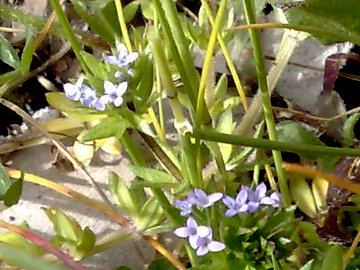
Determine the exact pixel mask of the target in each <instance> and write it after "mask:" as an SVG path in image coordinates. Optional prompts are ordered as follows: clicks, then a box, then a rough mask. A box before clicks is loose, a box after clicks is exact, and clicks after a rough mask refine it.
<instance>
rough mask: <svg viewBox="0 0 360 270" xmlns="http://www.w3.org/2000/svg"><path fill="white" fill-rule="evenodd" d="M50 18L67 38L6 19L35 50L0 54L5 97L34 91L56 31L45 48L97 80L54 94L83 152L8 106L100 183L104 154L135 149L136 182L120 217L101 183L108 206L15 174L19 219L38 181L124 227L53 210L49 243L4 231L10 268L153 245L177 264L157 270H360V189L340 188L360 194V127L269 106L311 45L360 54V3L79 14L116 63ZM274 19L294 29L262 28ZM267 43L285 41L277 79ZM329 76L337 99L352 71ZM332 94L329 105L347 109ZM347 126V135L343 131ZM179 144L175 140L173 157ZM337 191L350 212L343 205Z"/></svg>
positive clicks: (212, 4) (209, 5)
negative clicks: (221, 64) (60, 51)
mask: <svg viewBox="0 0 360 270" xmlns="http://www.w3.org/2000/svg"><path fill="white" fill-rule="evenodd" d="M50 2H51V5H52V7H53V10H54V13H55V14H56V16H57V18H58V22H59V24H56V23H54V24H53V26H51V27H49V24H46V25H45V24H44V23H45V22H44V21H43V20H42V19H41V18H38V17H34V16H30V15H28V14H24V13H22V12H21V11H19V10H13V9H11V8H9V7H7V6H5V5H4V6H3V5H1V9H0V14H1V15H2V16H3V17H4V18H5V19H6V18H7V19H10V20H18V21H20V22H21V23H24V24H26V25H27V26H28V29H27V32H28V35H27V36H28V38H27V41H26V45H25V48H24V50H23V53H22V56H21V59H19V57H18V55H17V53H16V52H15V51H14V49H13V48H12V47H11V45H10V44H9V43H8V42H7V41H6V39H4V38H1V39H0V42H1V44H2V53H1V55H0V57H1V59H2V61H4V62H5V63H7V64H8V65H10V66H11V67H13V68H14V71H11V72H9V73H6V74H4V75H1V76H0V82H1V84H2V86H1V88H0V94H1V95H3V94H4V93H5V92H6V91H8V90H9V89H11V87H13V86H16V85H17V84H19V83H21V82H22V81H23V80H24V79H26V78H27V76H28V74H29V72H30V63H31V61H32V55H33V52H35V50H36V47H37V45H38V42H37V41H38V40H36V38H35V37H36V36H35V33H36V30H35V29H37V28H41V27H42V26H44V28H43V31H42V33H44V32H46V31H48V32H49V34H52V35H59V36H62V37H65V38H66V39H67V40H68V41H69V43H70V44H71V47H72V50H73V51H74V53H75V55H76V57H77V59H78V61H79V63H80V64H81V66H82V70H83V72H82V73H81V74H74V78H73V79H72V80H71V81H70V82H66V83H64V85H63V89H61V91H59V92H52V93H48V94H47V100H48V102H49V104H50V105H51V106H53V107H54V108H57V109H59V110H60V111H61V112H62V117H63V118H64V119H66V121H67V122H66V123H67V124H68V125H69V127H72V128H73V127H74V126H75V127H77V128H81V130H78V129H77V133H76V134H75V135H74V134H73V135H74V138H75V143H74V147H73V152H72V153H70V152H69V151H68V150H67V149H66V148H65V147H64V146H63V145H62V143H61V142H60V141H59V140H58V139H56V138H53V137H52V135H51V133H49V132H48V131H47V130H46V129H44V128H43V127H42V126H40V125H39V124H37V123H36V122H35V121H34V120H32V119H31V117H29V116H28V115H27V114H26V113H24V112H23V111H22V110H21V109H20V108H18V107H17V106H16V105H14V104H12V103H11V102H9V101H7V100H6V99H3V98H1V99H0V100H1V103H2V104H3V105H5V106H7V107H9V108H10V109H12V110H15V111H16V112H17V113H18V114H20V115H21V116H22V117H23V118H24V120H25V121H27V122H29V123H30V124H31V125H33V126H35V128H38V129H39V130H40V132H41V133H42V134H43V135H44V136H46V137H48V138H49V139H50V140H51V141H52V142H53V143H54V144H55V145H56V146H57V147H58V148H59V151H60V152H61V153H62V154H63V155H64V156H65V157H66V158H68V159H69V160H70V161H71V162H72V163H73V165H74V166H75V168H77V169H79V170H82V171H83V172H84V173H85V174H86V164H88V163H89V162H90V160H91V158H92V156H93V154H94V151H96V149H98V148H102V149H103V150H105V151H107V152H109V153H113V154H119V153H120V152H121V149H122V148H123V149H124V151H126V152H127V154H128V156H129V157H130V159H131V161H132V164H131V165H129V168H130V169H131V170H132V171H133V173H134V174H135V176H136V177H135V178H134V180H133V181H132V182H131V184H130V185H128V184H127V183H125V181H124V180H123V179H122V178H121V177H120V176H118V175H116V174H115V173H113V172H109V185H108V187H109V190H110V191H111V195H112V201H111V200H110V199H108V198H107V197H106V195H105V194H104V192H103V190H101V188H99V186H98V185H97V183H96V181H95V180H94V179H93V178H92V177H91V176H90V175H88V174H86V175H87V177H88V178H89V180H90V181H91V183H92V184H93V186H94V188H96V190H97V191H98V193H99V195H100V196H101V198H102V199H103V202H99V201H97V200H95V199H94V198H89V197H86V196H85V195H82V194H79V193H77V192H76V191H74V190H71V189H69V188H67V187H65V186H62V185H60V184H58V183H54V182H52V181H51V180H48V179H44V178H41V177H38V176H35V175H32V174H28V173H26V172H20V171H18V170H15V169H12V168H8V167H5V168H4V167H1V170H0V180H1V185H0V192H1V199H2V200H3V202H4V204H5V206H7V207H10V206H11V205H14V204H16V203H17V202H18V200H19V199H20V197H21V187H22V181H29V182H34V183H37V184H39V185H42V186H45V187H47V188H50V189H53V190H55V191H57V192H59V193H62V194H64V195H65V196H69V197H71V198H72V199H73V200H77V201H79V202H81V203H84V204H87V205H90V206H91V207H93V208H94V211H101V212H103V213H104V214H106V215H107V216H108V217H109V218H111V219H112V220H113V221H114V222H116V223H119V224H120V225H122V226H121V229H119V232H118V233H117V234H116V235H115V236H113V238H111V239H110V240H106V241H99V239H96V235H94V233H93V232H92V231H91V230H90V229H89V228H88V227H85V228H82V227H81V226H80V225H79V224H78V223H77V221H76V220H75V219H73V218H72V217H69V216H67V215H66V214H65V213H64V212H63V211H61V210H60V209H53V208H47V209H46V210H45V212H46V214H47V216H48V217H49V219H50V221H51V222H52V223H53V225H54V237H53V239H51V240H50V241H48V240H45V239H43V238H41V237H39V236H37V235H35V234H34V233H31V232H30V230H29V228H28V225H27V224H26V222H25V223H23V224H20V225H18V226H15V225H10V224H8V223H6V222H4V221H0V226H2V227H4V228H6V229H9V230H10V231H11V232H10V233H3V234H1V235H0V258H1V259H3V260H4V261H5V262H6V263H8V264H9V265H12V266H15V267H23V268H28V269H65V268H64V267H65V266H66V267H68V268H72V269H84V267H83V266H82V265H81V260H82V259H84V258H86V257H88V256H91V255H93V254H95V253H98V252H101V251H103V250H105V249H107V248H109V247H112V246H113V245H115V244H121V243H122V242H124V241H126V240H129V239H136V238H138V237H142V238H143V239H144V240H145V241H147V242H148V243H149V244H150V245H151V246H152V247H154V248H155V249H156V250H157V251H158V252H159V253H160V254H162V255H163V256H164V257H165V258H166V260H165V259H157V260H155V261H154V262H152V263H151V264H150V269H175V268H176V269H187V268H189V269H304V270H305V269H344V268H346V269H357V268H358V267H359V264H360V262H359V260H358V259H357V254H358V250H357V249H356V246H357V243H358V241H359V239H358V238H359V237H358V235H357V231H358V226H359V224H358V223H359V215H358V213H357V211H358V210H359V208H358V204H359V198H358V197H357V195H356V194H359V193H360V188H359V186H358V185H357V184H354V183H352V182H349V181H348V180H346V179H342V178H339V177H336V176H333V175H332V174H331V173H333V172H335V171H336V168H338V169H339V168H340V169H342V170H343V171H346V172H348V176H349V178H351V177H352V176H354V177H353V178H354V179H355V178H356V177H355V176H356V172H357V168H358V165H357V164H358V162H357V158H350V157H354V156H360V150H357V149H351V148H349V147H351V146H352V145H353V144H354V143H355V142H356V139H355V135H354V132H353V127H354V125H355V123H356V121H357V120H358V119H359V115H358V114H356V113H354V114H352V115H350V116H349V117H348V119H347V118H346V117H347V115H348V114H346V113H344V114H342V115H340V116H339V115H333V116H334V117H332V118H326V119H324V118H321V117H317V116H314V115H308V114H306V113H304V112H300V111H296V112H294V110H293V109H291V108H290V109H289V110H287V111H288V113H290V114H293V115H296V116H299V115H300V116H301V117H294V118H291V117H290V118H287V119H285V120H284V119H280V118H276V119H275V117H274V113H273V108H272V106H271V102H270V97H271V93H272V91H273V90H274V88H275V85H276V82H277V79H278V78H279V77H280V75H281V73H282V71H283V70H284V68H285V66H286V64H287V63H288V61H289V58H290V56H291V54H292V52H293V50H294V49H295V47H296V46H297V45H298V44H300V43H301V42H302V41H303V40H304V39H306V38H309V36H310V34H311V35H313V37H315V38H317V39H319V40H321V41H322V42H323V43H326V44H332V43H335V42H344V41H350V42H353V43H355V44H358V45H360V31H359V29H360V23H359V22H358V21H356V20H354V17H357V16H356V15H358V13H359V12H358V3H357V0H337V1H322V0H305V1H303V2H297V1H291V0H290V1H289V0H284V1H280V0H279V1H278V0H272V1H265V0H259V1H252V0H241V1H235V0H229V1H226V0H221V1H206V0H201V1H200V2H201V6H200V9H199V10H198V13H197V14H194V13H192V11H190V10H188V9H187V8H185V7H184V6H183V5H182V4H181V1H178V2H176V1H175V2H174V1H172V0H161V1H160V0H152V1H143V0H134V1H126V2H129V3H128V4H126V5H123V4H122V3H121V1H120V0H114V1H112V0H106V1H78V0H72V1H70V2H71V4H72V6H73V7H74V9H75V11H76V13H77V14H78V15H79V17H80V18H81V19H82V20H83V21H84V22H85V23H86V24H87V25H88V26H89V28H90V30H91V33H92V34H93V35H94V36H95V35H96V36H97V37H100V38H101V42H102V43H104V44H105V45H106V46H109V48H111V52H109V50H108V51H104V50H103V51H101V54H102V56H101V57H98V56H95V55H99V54H90V53H88V52H86V51H85V49H84V44H85V45H86V46H88V47H92V48H93V51H99V49H100V48H103V47H104V46H99V41H98V40H97V42H94V40H95V39H92V38H89V35H85V34H86V33H84V32H82V31H78V30H76V31H75V30H73V29H72V27H71V24H70V22H69V21H68V19H67V17H66V14H65V13H64V11H63V9H62V8H61V6H60V4H59V2H58V1H57V0H50ZM267 2H269V3H267ZM266 4H268V5H271V7H272V8H273V9H274V12H275V14H276V17H277V20H278V21H279V22H280V23H277V22H273V23H266V24H256V22H257V20H258V19H259V17H260V16H263V9H264V8H265V5H266ZM8 14H12V16H9V15H8ZM134 18H136V21H137V23H136V24H134V23H133V22H134ZM139 21H140V23H139ZM256 28H285V29H286V30H284V34H283V40H282V42H283V43H282V45H283V46H279V51H278V53H277V56H276V61H275V62H274V63H275V64H274V68H272V69H271V70H270V72H269V76H268V77H266V74H267V73H266V70H265V66H264V60H263V59H264V57H263V53H262V49H261V46H260V39H259V31H258V30H257V29H256ZM298 31H301V32H298ZM294 37H296V38H295V39H294ZM35 41H36V42H35ZM35 44H37V45H35ZM104 44H102V45H104ZM287 45H288V46H287ZM290 45H291V46H290ZM217 52H221V53H222V54H223V55H224V56H225V59H226V63H227V66H228V69H229V71H230V72H229V74H219V72H216V71H217V67H216V64H215V63H214V59H213V56H214V54H215V53H217ZM249 52H252V53H249ZM201 53H203V55H204V61H203V63H202V64H201V65H197V67H196V66H195V64H194V57H195V56H196V55H197V54H201ZM101 54H100V55H101ZM252 56H253V57H252ZM245 58H246V59H245ZM330 68H331V69H330V72H328V75H327V76H328V77H326V78H325V79H326V87H328V86H329V79H330V80H334V78H335V77H336V76H337V73H338V71H339V68H338V67H337V68H334V65H332V66H331V67H330ZM328 71H329V70H328ZM329 74H330V75H329ZM239 75H240V78H239ZM229 78H232V80H233V81H234V84H235V88H236V90H237V93H236V95H234V93H233V92H231V89H230V88H231V87H230V86H229ZM254 82H257V85H258V87H259V90H258V93H257V94H256V95H255V96H254V97H253V98H252V99H251V98H250V97H251V95H252V94H251V91H250V90H247V89H250V88H251V87H250V85H251V84H252V85H253V84H254ZM324 84H325V82H324ZM332 86H333V84H332ZM331 90H332V89H330V91H328V92H327V95H328V96H329V99H330V98H331V99H335V98H338V100H339V102H340V103H341V102H342V101H341V99H340V98H339V97H338V96H337V95H336V93H335V92H333V91H331ZM250 101H251V104H249V102H250ZM284 110H286V109H284ZM239 111H242V113H241V114H239ZM320 116H321V115H320ZM307 119H310V120H312V121H313V122H315V123H316V124H315V125H314V124H313V125H311V123H313V122H311V121H310V120H309V121H306V120H307ZM339 119H341V120H342V121H338V122H337V123H338V125H337V126H336V127H335V128H336V129H337V130H336V132H335V131H334V130H333V129H334V126H333V125H331V123H333V122H332V121H333V120H339ZM79 121H80V122H81V123H83V125H80V126H79V124H78V123H79ZM174 128H175V130H174ZM319 130H322V132H323V131H324V130H325V131H326V132H329V133H335V134H340V136H338V137H337V140H338V142H339V143H340V144H341V145H342V146H343V147H341V148H335V147H328V146H326V145H325V143H323V142H322V141H321V140H320V139H319V138H318V136H317V135H316V134H315V131H317V132H318V131H319ZM340 130H342V131H340ZM65 131H66V129H65V130H63V133H66V132H65ZM173 133H175V135H176V140H172V141H171V142H170V140H169V136H170V135H171V134H173ZM133 134H136V135H139V137H140V138H141V139H142V140H143V142H144V144H145V145H146V146H147V149H146V150H147V151H149V152H150V153H152V155H153V157H154V158H153V159H152V161H149V160H147V159H144V157H143V153H142V151H144V149H143V148H142V150H140V149H139V145H138V143H137V142H136V141H135V140H134V137H133ZM265 138H268V139H265ZM121 146H122V147H121ZM281 151H282V152H287V153H289V152H290V153H295V154H294V155H295V156H296V159H297V160H298V161H299V165H296V164H289V163H286V162H284V161H283V156H282V155H281ZM341 157H348V158H341ZM304 164H307V166H305V165H304ZM321 171H323V172H321ZM10 178H12V179H14V181H13V180H10ZM334 185H336V186H337V187H339V188H338V190H340V191H339V192H338V193H337V194H338V195H339V194H340V195H339V196H338V197H336V196H335V197H334V196H331V192H330V191H331V190H332V189H334ZM112 202H114V203H115V205H116V207H114V206H113V203H112ZM119 213H120V214H119ZM163 232H173V235H174V239H175V240H174V241H179V242H180V243H181V245H178V247H177V249H176V250H175V251H173V250H167V249H166V248H165V247H163V246H162V245H161V244H160V243H159V242H157V241H156V240H155V238H154V237H153V236H155V235H156V234H159V233H163ZM355 235H357V236H356V237H354V236H355ZM348 244H351V247H350V248H347V245H348ZM49 253H51V254H52V255H54V256H55V257H49V256H47V255H48V254H49ZM49 258H50V259H49ZM54 258H56V259H54ZM119 269H126V267H123V268H121V267H120V268H119Z"/></svg>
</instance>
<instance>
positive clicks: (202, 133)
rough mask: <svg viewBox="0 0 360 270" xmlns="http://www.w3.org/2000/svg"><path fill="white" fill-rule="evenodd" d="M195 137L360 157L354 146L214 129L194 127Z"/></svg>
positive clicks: (247, 144) (291, 150)
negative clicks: (266, 137)
mask: <svg viewBox="0 0 360 270" xmlns="http://www.w3.org/2000/svg"><path fill="white" fill-rule="evenodd" d="M191 136H192V137H193V138H196V139H202V140H207V141H213V142H219V143H229V144H235V145H242V146H250V147H254V148H262V149H266V150H279V151H284V152H291V153H298V154H309V153H312V154H314V153H315V154H318V155H319V156H329V155H332V156H342V157H346V156H353V157H360V150H359V149H354V148H337V147H326V146H318V145H311V144H293V143H286V142H278V141H271V140H265V139H254V138H248V137H242V136H237V135H232V134H226V133H220V132H215V131H212V130H208V129H207V130H204V129H194V131H193V133H192V134H191Z"/></svg>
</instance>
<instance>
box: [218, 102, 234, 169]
mask: <svg viewBox="0 0 360 270" xmlns="http://www.w3.org/2000/svg"><path fill="white" fill-rule="evenodd" d="M233 128H234V122H233V115H232V110H231V107H229V108H227V109H226V110H225V112H224V113H223V114H222V115H221V116H220V119H219V123H218V126H217V131H219V132H223V133H229V134H231V133H232V130H233ZM219 147H220V151H221V154H222V156H223V159H224V162H225V163H226V162H227V161H228V160H229V159H230V157H231V153H232V144H225V143H219Z"/></svg>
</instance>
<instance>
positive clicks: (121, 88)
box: [116, 82, 128, 96]
mask: <svg viewBox="0 0 360 270" xmlns="http://www.w3.org/2000/svg"><path fill="white" fill-rule="evenodd" d="M127 88H128V83H127V82H122V83H120V84H119V85H118V86H117V87H116V94H117V95H118V96H122V95H123V94H124V93H125V92H126V90H127Z"/></svg>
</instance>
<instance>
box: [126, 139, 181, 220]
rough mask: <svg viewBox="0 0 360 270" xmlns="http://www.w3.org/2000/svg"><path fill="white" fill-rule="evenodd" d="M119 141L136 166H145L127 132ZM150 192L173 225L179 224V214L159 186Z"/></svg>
mask: <svg viewBox="0 0 360 270" xmlns="http://www.w3.org/2000/svg"><path fill="white" fill-rule="evenodd" d="M121 142H122V144H123V145H124V147H125V148H126V151H127V152H128V153H129V155H130V158H131V159H132V161H133V162H134V164H135V165H137V166H142V167H146V162H145V160H144V158H143V156H142V155H141V153H140V152H139V150H138V149H137V148H136V146H135V144H134V143H133V141H132V138H131V137H130V135H129V134H128V133H127V132H124V134H123V136H122V138H121ZM151 191H152V193H153V194H154V197H155V198H156V200H157V201H158V202H159V204H160V205H161V207H162V209H163V210H164V212H165V213H166V215H167V217H168V218H169V220H170V221H171V222H172V223H173V224H174V225H175V226H180V225H181V224H182V218H181V217H180V216H179V214H178V213H177V211H176V210H175V209H174V207H173V206H172V205H171V204H170V202H169V200H168V199H167V198H166V196H165V194H164V193H163V192H162V190H161V189H159V188H152V189H151Z"/></svg>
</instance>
